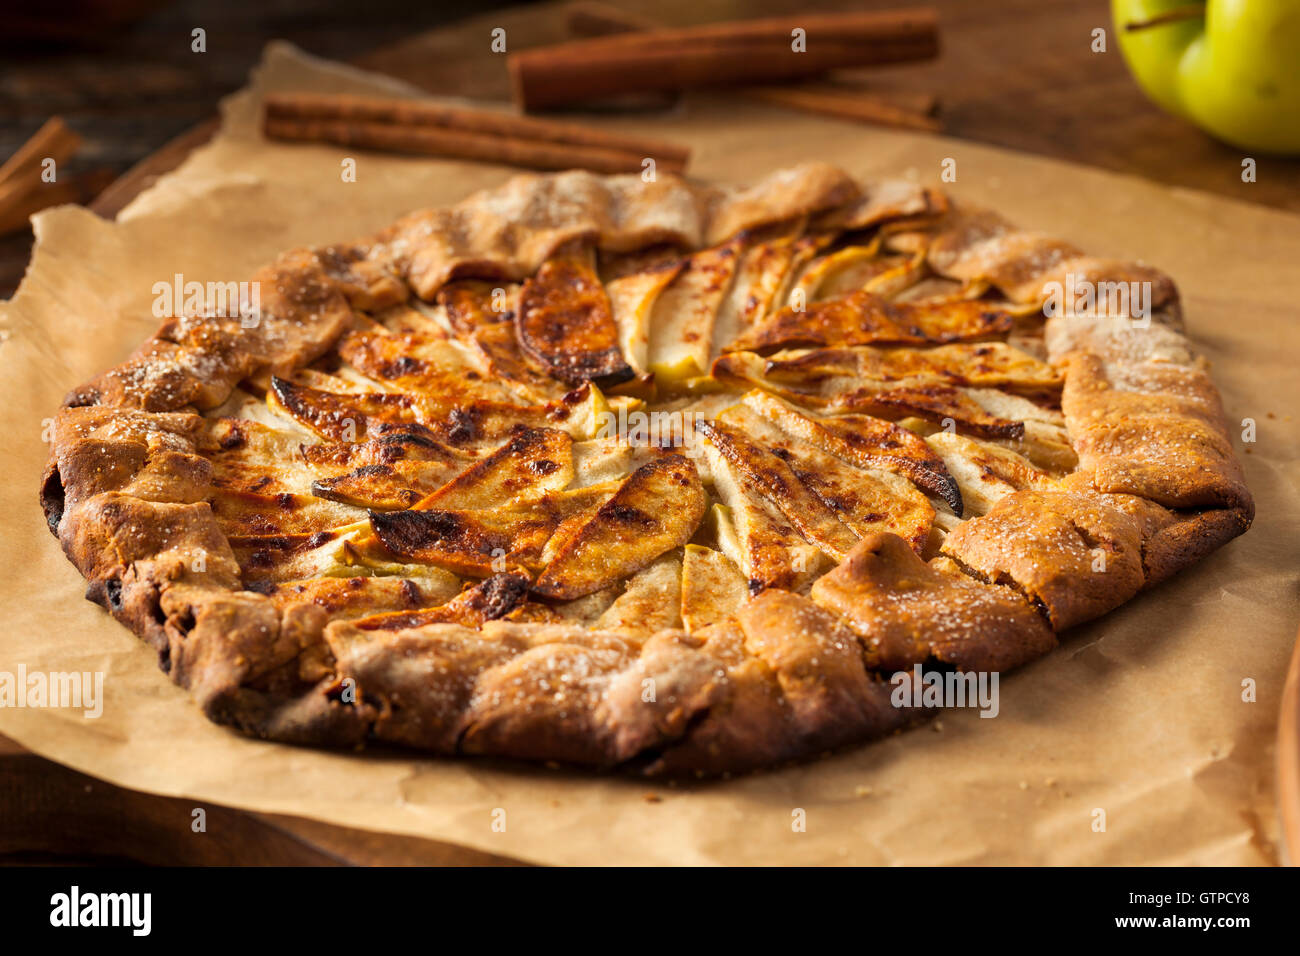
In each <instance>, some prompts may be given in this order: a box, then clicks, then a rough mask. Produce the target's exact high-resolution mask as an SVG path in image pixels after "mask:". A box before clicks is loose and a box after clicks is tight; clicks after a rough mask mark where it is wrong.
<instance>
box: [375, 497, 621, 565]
mask: <svg viewBox="0 0 1300 956" xmlns="http://www.w3.org/2000/svg"><path fill="white" fill-rule="evenodd" d="M616 490H617V488H616V486H614V485H613V484H612V483H611V484H610V485H593V486H591V487H588V488H582V489H578V490H575V491H564V492H558V493H553V494H549V495H543V496H542V497H540V498H537V499H535V500H533V501H529V502H526V503H524V504H522V505H520V506H518V507H515V508H504V509H499V510H489V509H479V510H468V511H393V512H381V511H373V512H371V513H370V526H371V528H372V529H373V530H374V533H375V537H376V538H377V539H378V541H379V543H380V544H381V545H382V546H383V548H384V549H385V550H386V551H387V552H388V553H389V554H392V555H394V556H396V557H398V558H400V559H402V560H404V561H409V562H416V563H424V564H433V565H437V566H438V567H442V568H446V569H447V570H449V571H453V572H455V573H457V574H464V575H468V576H471V577H487V576H489V575H491V574H494V573H498V572H503V571H510V570H526V571H533V570H535V569H537V568H538V567H540V565H541V563H542V562H541V560H540V558H541V556H542V553H543V549H544V548H545V547H546V544H547V541H548V540H549V539H550V538H551V537H552V536H553V535H554V534H555V533H556V530H557V529H558V528H559V527H560V526H561V525H562V524H563V523H564V522H565V521H566V520H568V519H571V518H574V517H575V516H577V517H581V516H582V515H584V514H586V513H588V512H590V513H591V514H593V515H594V514H595V513H596V511H597V510H598V509H599V508H600V506H601V505H602V504H603V503H605V502H607V501H608V500H609V499H610V497H611V496H612V495H613V494H614V492H615V491H616Z"/></svg>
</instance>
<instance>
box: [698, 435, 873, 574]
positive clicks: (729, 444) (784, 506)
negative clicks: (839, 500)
mask: <svg viewBox="0 0 1300 956" xmlns="http://www.w3.org/2000/svg"><path fill="white" fill-rule="evenodd" d="M695 427H696V428H697V429H698V430H699V431H700V433H701V434H703V435H704V436H705V437H706V438H707V439H708V440H709V443H710V444H711V445H712V446H713V447H714V448H716V449H717V450H718V452H719V453H720V454H721V455H722V457H724V458H725V459H727V461H728V462H729V463H730V464H731V466H732V467H733V468H735V469H736V470H737V471H739V472H740V473H742V474H743V475H744V476H745V477H746V478H747V479H748V481H749V483H750V484H753V485H755V486H757V487H758V488H761V489H762V491H763V495H764V496H765V497H766V498H767V499H768V500H769V501H770V502H771V503H772V504H774V505H775V506H776V507H777V508H778V509H779V510H780V512H781V513H782V514H783V515H785V517H786V519H787V520H788V521H789V522H790V523H791V524H792V525H794V526H795V527H796V528H797V529H799V533H800V534H802V535H803V536H804V537H805V538H807V539H808V540H809V541H811V542H812V543H813V544H815V545H817V547H818V548H820V549H821V550H822V551H824V552H825V553H827V554H829V555H830V556H832V557H833V558H835V559H836V560H842V559H843V558H844V556H845V555H846V554H848V553H849V552H850V551H851V550H853V546H854V545H855V544H857V543H858V538H857V535H855V534H854V533H853V532H852V531H851V530H850V529H849V527H848V525H846V524H844V522H842V521H841V520H840V519H839V517H838V516H837V515H836V514H835V512H834V511H833V510H832V509H831V508H830V507H829V506H828V505H827V504H826V503H825V502H824V501H822V500H821V499H820V498H819V497H818V496H817V495H816V494H814V493H813V492H812V490H811V489H810V488H808V487H807V485H805V484H804V483H803V482H801V481H800V480H799V478H798V476H797V475H795V473H794V471H793V470H792V469H791V468H790V465H789V463H787V462H786V460H785V459H784V458H782V457H781V456H780V455H777V454H776V453H775V452H773V451H772V450H771V449H769V448H765V447H763V446H762V445H759V444H758V443H756V442H754V441H751V440H750V439H749V437H748V436H747V435H745V434H744V432H742V431H741V430H740V429H738V428H733V427H731V426H730V425H726V424H724V423H723V422H721V421H717V420H714V421H703V422H697V423H696V426H695Z"/></svg>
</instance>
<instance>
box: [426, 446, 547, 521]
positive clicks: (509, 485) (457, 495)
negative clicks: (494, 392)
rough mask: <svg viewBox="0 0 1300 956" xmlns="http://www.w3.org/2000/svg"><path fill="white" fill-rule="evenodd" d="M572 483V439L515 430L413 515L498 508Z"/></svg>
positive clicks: (431, 497) (434, 494) (432, 496)
mask: <svg viewBox="0 0 1300 956" xmlns="http://www.w3.org/2000/svg"><path fill="white" fill-rule="evenodd" d="M571 481H573V439H572V438H570V437H569V436H568V435H567V434H566V433H565V432H562V431H558V430H557V429H554V428H528V427H527V426H523V425H520V426H518V427H516V429H515V431H514V433H513V434H512V435H511V436H510V439H509V440H508V441H507V442H506V443H505V444H504V445H502V446H501V447H500V448H498V449H497V450H496V451H494V452H492V453H491V454H490V455H488V456H487V457H485V458H483V459H481V460H479V461H477V462H475V463H474V464H472V465H470V466H469V467H468V468H466V469H465V470H464V471H462V472H461V473H460V474H458V475H457V476H456V477H454V478H452V479H451V480H450V481H448V482H447V483H446V484H445V485H443V486H442V487H441V488H439V489H438V490H437V491H434V492H433V493H431V494H429V495H428V496H427V497H425V498H424V499H423V500H421V501H420V502H419V503H418V504H416V505H414V508H415V510H417V511H430V510H437V511H464V510H472V509H475V508H495V507H502V506H506V505H509V504H512V503H516V502H519V501H524V500H527V499H529V498H536V497H538V496H539V495H544V494H547V493H549V492H552V491H561V490H563V489H564V488H567V487H568V486H569V483H570V482H571Z"/></svg>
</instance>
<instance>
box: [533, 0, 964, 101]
mask: <svg viewBox="0 0 1300 956" xmlns="http://www.w3.org/2000/svg"><path fill="white" fill-rule="evenodd" d="M796 31H803V32H802V34H796ZM800 35H801V36H802V37H803V46H802V49H798V48H797V44H798V42H799V41H798V40H797V39H796V36H800ZM938 50H939V32H938V15H937V14H936V13H935V11H934V10H932V9H929V8H918V9H915V10H897V11H881V12H871V13H845V14H806V15H801V16H790V17H778V18H773V19H764V20H744V21H738V22H734V23H720V24H711V25H708V26H701V27H683V28H676V29H666V30H651V31H637V32H629V33H621V34H615V35H611V36H601V37H595V38H592V39H586V40H574V41H571V42H568V43H560V44H556V45H554V46H545V47H538V48H535V49H532V50H523V51H521V52H519V53H512V54H510V55H509V57H508V59H507V65H508V67H509V70H510V75H511V80H512V82H513V84H514V94H515V102H516V103H517V104H518V105H519V106H520V107H521V108H522V109H525V110H535V109H548V108H553V107H557V106H565V105H569V104H572V103H580V102H584V101H589V100H593V99H603V98H607V97H610V96H614V95H618V94H622V93H631V92H641V91H646V90H685V89H696V88H700V87H708V86H726V85H734V84H739V83H772V82H780V81H783V80H793V79H801V78H804V77H808V76H813V75H816V74H818V73H824V72H826V71H827V70H833V69H838V68H841V67H849V66H870V65H876V64H882V63H899V62H903V61H908V60H921V59H928V58H931V57H933V56H935V55H937V53H938Z"/></svg>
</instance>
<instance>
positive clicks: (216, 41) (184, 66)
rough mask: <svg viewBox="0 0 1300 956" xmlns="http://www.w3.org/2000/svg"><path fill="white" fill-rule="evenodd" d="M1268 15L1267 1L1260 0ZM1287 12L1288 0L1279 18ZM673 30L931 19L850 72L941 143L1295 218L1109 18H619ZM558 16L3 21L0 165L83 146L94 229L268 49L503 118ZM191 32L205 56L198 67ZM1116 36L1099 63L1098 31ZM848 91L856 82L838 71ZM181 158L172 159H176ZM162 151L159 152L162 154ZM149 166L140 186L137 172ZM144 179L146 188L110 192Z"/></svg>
mask: <svg viewBox="0 0 1300 956" xmlns="http://www.w3.org/2000/svg"><path fill="white" fill-rule="evenodd" d="M1264 2H1268V0H1264ZM1287 2H1291V0H1287ZM609 5H610V6H611V7H614V8H619V9H622V10H624V11H627V12H628V13H630V14H631V15H632V16H635V17H638V18H642V19H644V20H650V21H653V22H655V23H660V24H664V25H674V26H677V25H689V24H698V23H707V22H714V21H723V20H735V19H744V18H751V17H761V16H766V15H774V14H789V13H800V12H809V11H812V10H817V11H822V10H825V11H835V10H863V9H889V8H900V7H908V6H913V7H919V6H928V7H934V8H937V10H938V11H939V15H940V28H941V43H942V49H941V52H940V55H939V57H938V58H937V59H934V60H929V61H925V62H918V63H908V64H901V65H898V66H890V67H882V68H873V69H871V70H869V71H858V72H860V73H861V74H862V75H861V76H860V77H857V78H854V77H849V79H850V80H852V81H854V82H861V83H863V84H865V85H866V88H869V89H872V90H882V91H885V92H887V93H897V94H900V95H908V94H916V95H924V96H929V97H935V98H937V100H938V103H939V113H938V125H939V127H940V129H941V131H942V132H943V133H944V134H946V135H950V136H957V137H962V138H966V139H971V140H976V141H981V142H988V143H995V144H999V145H1003V146H1007V147H1011V148H1014V149H1021V150H1027V151H1031V152H1035V153H1042V154H1047V155H1052V156H1057V157H1060V158H1065V159H1070V160H1074V161H1078V162H1083V163H1087V164H1091V165H1097V166H1102V167H1105V168H1109V169H1114V170H1119V171H1122V172H1129V173H1134V174H1137V175H1141V176H1145V177H1147V178H1150V179H1155V180H1158V181H1161V182H1165V183H1169V184H1173V185H1181V186H1189V187H1193V188H1197V189H1204V190H1209V191H1213V192H1218V193H1221V194H1226V195H1231V196H1234V197H1237V198H1240V199H1243V200H1245V201H1251V202H1259V203H1264V204H1268V205H1273V206H1277V207H1281V208H1289V209H1293V210H1300V164H1298V163H1296V162H1295V161H1287V160H1270V159H1266V158H1264V157H1260V158H1259V163H1260V169H1259V172H1258V175H1257V181H1256V182H1255V183H1249V184H1246V183H1242V181H1241V175H1240V173H1241V158H1242V155H1243V153H1242V151H1241V150H1238V149H1233V148H1231V147H1228V146H1225V145H1223V144H1221V143H1219V142H1217V141H1215V140H1214V139H1212V138H1210V137H1209V136H1207V135H1205V134H1204V133H1202V132H1201V131H1199V130H1198V129H1196V128H1195V127H1194V126H1192V125H1190V124H1189V123H1187V122H1185V121H1184V120H1181V119H1179V118H1177V117H1174V116H1170V115H1167V114H1166V113H1164V112H1162V111H1161V110H1160V109H1159V108H1158V107H1156V106H1155V105H1153V104H1152V103H1151V102H1150V101H1149V100H1148V99H1147V98H1146V97H1145V96H1144V95H1143V93H1142V92H1141V90H1140V89H1139V88H1138V86H1137V84H1136V83H1135V82H1134V80H1133V78H1132V77H1131V76H1130V74H1129V72H1128V70H1127V69H1126V67H1125V64H1124V60H1123V58H1122V57H1121V55H1120V51H1119V49H1118V43H1117V42H1116V39H1115V37H1114V28H1113V26H1112V23H1111V9H1110V4H1109V3H1107V2H1106V0H981V2H978V3H974V2H970V0H928V2H926V3H908V2H907V0H883V2H877V0H856V2H843V0H839V2H837V0H817V2H816V3H815V4H813V5H811V6H810V5H809V4H808V3H803V2H798V0H746V2H741V0H661V2H636V0H610V4H609ZM569 6H570V5H569V4H567V3H564V2H558V0H547V2H536V3H531V4H527V5H524V6H519V5H508V4H505V3H497V2H494V0H436V2H429V3H411V2H409V0H367V2H365V3H355V2H344V0H225V2H221V3H216V2H206V3H204V2H198V0H171V2H168V0H117V2H112V0H66V2H64V3H61V4H58V5H57V6H54V5H50V6H41V5H37V4H31V3H21V4H20V3H17V2H15V0H3V2H0V10H2V11H3V17H4V21H3V22H4V24H5V29H4V30H3V31H0V63H2V66H0V157H6V156H9V155H10V154H12V153H13V152H14V151H15V150H17V149H18V148H19V147H20V146H21V145H22V144H23V143H24V142H26V141H27V140H28V138H29V137H31V136H32V134H33V133H34V132H35V131H36V130H37V129H38V128H39V127H40V126H41V124H42V123H44V122H45V121H46V120H47V119H48V118H49V117H51V116H53V115H58V116H61V117H63V119H64V120H65V121H66V122H67V124H68V126H69V127H70V128H71V129H72V130H73V131H75V132H76V133H77V134H79V135H80V136H81V137H82V140H83V141H82V143H81V145H80V147H79V148H78V149H77V152H76V154H75V155H74V156H73V157H72V159H71V160H70V161H69V163H68V164H67V165H66V167H65V168H61V170H60V175H61V177H62V176H63V174H64V173H66V174H68V175H71V176H74V177H76V182H77V189H78V190H79V192H78V194H77V195H76V197H75V198H77V199H79V200H80V201H83V202H86V203H88V204H89V205H91V208H93V209H95V210H96V211H97V212H99V213H101V214H103V215H110V216H111V215H112V214H114V213H115V212H116V211H117V209H118V208H120V207H121V206H122V205H124V204H125V203H126V202H127V201H129V199H130V198H131V197H132V196H133V195H134V194H135V193H136V192H138V191H139V189H140V188H142V185H147V183H148V181H149V177H150V176H154V175H156V174H157V173H159V172H162V171H165V170H166V169H167V168H170V167H171V166H174V165H176V164H177V163H179V162H180V161H181V160H182V159H183V158H184V156H185V155H186V154H187V153H188V151H189V150H190V149H192V148H193V147H194V146H195V145H198V144H200V143H202V142H203V141H204V139H205V138H206V137H207V136H208V135H210V134H211V131H212V128H213V127H212V120H213V118H214V117H215V116H216V110H217V103H218V100H219V99H220V98H221V97H222V96H223V95H225V94H227V93H229V92H231V91H232V90H235V89H237V88H238V87H239V86H241V85H242V84H243V83H244V82H245V80H246V77H247V74H248V71H249V69H250V68H251V67H252V66H253V65H254V64H255V63H256V62H257V60H258V58H259V56H260V54H261V51H262V48H263V46H264V45H265V44H266V43H267V42H268V41H270V40H273V39H286V40H289V41H291V42H293V43H295V44H297V45H299V46H300V47H302V48H303V49H305V50H307V51H308V52H310V53H313V54H317V55H319V56H323V57H329V58H334V59H338V60H343V61H348V62H352V63H356V64H358V65H360V66H362V67H365V68H367V69H373V70H379V71H382V72H387V73H390V74H392V75H395V76H398V77H401V78H403V79H405V80H408V81H410V82H413V83H415V84H417V85H419V86H422V87H424V88H426V89H428V90H429V91H431V92H434V93H446V94H455V95H462V96H475V97H479V98H484V99H494V100H502V101H504V100H508V99H509V95H510V87H509V83H508V78H507V75H506V71H505V65H504V58H503V57H501V56H499V55H496V54H493V53H492V52H491V50H490V49H489V45H488V35H489V32H490V30H491V28H492V27H493V26H496V25H501V26H504V27H506V28H507V30H508V36H509V44H510V49H511V50H512V51H513V50H517V49H522V48H525V47H528V46H534V45H539V44H546V43H554V42H559V41H563V40H566V39H570V38H572V34H571V32H570V29H569V26H568V23H569V21H568V19H567V16H568V15H567V14H566V9H567V8H568V7H569ZM195 28H202V29H203V30H204V31H205V32H206V51H205V52H203V53H195V52H193V51H192V50H191V34H192V31H193V30H194V29H195ZM1098 29H1102V30H1105V31H1106V32H1107V36H1106V39H1107V41H1108V42H1107V44H1106V49H1105V50H1104V52H1098V51H1096V50H1095V46H1096V42H1095V31H1096V30H1098ZM849 72H850V73H852V72H854V71H849ZM178 138H179V140H178ZM169 144H170V145H169ZM142 163H144V164H146V165H145V168H139V167H138V164H142ZM133 167H137V170H136V172H137V175H136V176H135V177H134V178H133V179H131V180H129V181H128V182H126V183H122V182H120V181H119V182H118V183H117V184H116V185H113V184H114V181H115V180H118V179H119V177H121V176H122V175H123V174H125V173H128V171H130V170H132V168H133ZM30 241H31V237H30V232H29V230H27V229H25V228H21V227H20V228H17V229H16V230H15V231H11V232H9V233H8V234H7V235H4V236H0V298H4V297H8V296H10V295H11V294H12V293H13V290H14V288H15V287H16V285H17V283H18V281H19V280H20V278H21V276H22V272H23V269H24V268H25V265H26V261H27V258H28V254H29V252H30Z"/></svg>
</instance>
